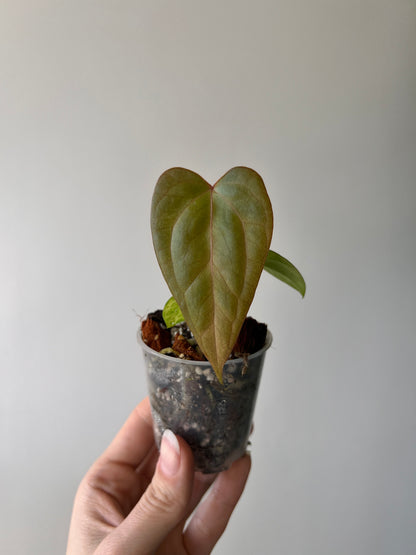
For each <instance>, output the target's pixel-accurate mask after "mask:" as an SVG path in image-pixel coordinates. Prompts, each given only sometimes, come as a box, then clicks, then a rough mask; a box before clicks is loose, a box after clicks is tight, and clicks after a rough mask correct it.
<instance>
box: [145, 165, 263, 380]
mask: <svg viewBox="0 0 416 555" xmlns="http://www.w3.org/2000/svg"><path fill="white" fill-rule="evenodd" d="M272 231H273V213H272V207H271V204H270V199H269V197H268V195H267V191H266V188H265V186H264V183H263V180H262V179H261V177H260V176H259V175H258V174H257V173H256V172H255V171H253V170H251V169H249V168H245V167H236V168H233V169H231V170H230V171H229V172H227V173H226V174H225V175H224V176H223V177H222V178H221V179H220V180H219V181H218V182H217V183H216V184H215V185H214V186H211V185H210V184H209V183H207V182H206V181H205V180H204V179H202V177H200V176H199V175H198V174H196V173H194V172H192V171H190V170H186V169H183V168H172V169H170V170H168V171H166V172H165V173H164V174H162V176H161V177H160V178H159V180H158V182H157V185H156V188H155V191H154V194H153V200H152V236H153V243H154V247H155V251H156V255H157V258H158V261H159V265H160V267H161V269H162V272H163V275H164V277H165V279H166V282H167V284H168V286H169V288H170V290H171V292H172V295H173V296H174V297H175V299H176V300H177V302H178V304H179V306H180V308H181V310H182V312H183V315H184V317H185V320H186V322H187V323H188V325H189V327H190V328H191V330H192V332H193V334H194V335H195V338H196V340H197V342H198V344H199V346H200V348H201V349H202V351H203V352H204V354H205V356H206V357H207V359H208V360H209V361H210V362H211V364H212V366H213V368H214V370H215V372H216V374H217V376H218V378H219V379H220V381H221V379H222V368H223V365H224V363H225V361H226V360H227V358H228V356H229V354H230V352H231V350H232V348H233V346H234V343H235V342H236V340H237V337H238V333H239V331H240V328H241V326H242V324H243V322H244V318H245V316H246V314H247V312H248V309H249V307H250V304H251V302H252V300H253V297H254V293H255V290H256V287H257V283H258V280H259V278H260V274H261V272H262V270H263V266H264V263H265V260H266V257H267V253H268V250H269V246H270V241H271V237H272Z"/></svg>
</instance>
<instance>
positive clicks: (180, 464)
mask: <svg viewBox="0 0 416 555" xmlns="http://www.w3.org/2000/svg"><path fill="white" fill-rule="evenodd" d="M193 465H194V461H193V456H192V453H191V450H190V448H189V446H188V445H187V444H186V442H185V441H184V440H183V439H182V438H180V437H176V436H175V434H173V433H172V432H171V431H170V430H165V432H164V434H163V437H162V442H161V445H160V457H159V461H158V463H157V465H156V470H155V474H154V476H153V479H152V481H151V483H150V484H149V486H148V488H147V489H146V491H145V492H144V494H143V496H142V497H141V499H140V500H139V502H138V503H137V505H136V506H135V507H134V508H133V510H132V511H131V513H130V514H129V515H128V517H127V518H126V519H125V520H124V521H123V522H122V523H121V524H120V526H118V527H117V528H116V530H114V531H113V532H112V533H111V534H110V535H109V536H107V538H106V539H105V540H104V541H103V542H102V544H101V545H100V548H99V549H98V553H112V554H117V553H120V554H121V553H122V554H123V555H130V554H131V555H133V554H138V553H140V554H142V553H143V554H144V553H151V552H154V551H155V550H156V549H157V548H158V546H159V545H160V544H161V543H162V541H163V540H164V538H165V537H166V536H167V535H168V534H169V532H170V531H171V530H172V529H173V528H175V526H176V525H177V524H178V523H179V522H180V521H181V520H182V519H183V518H184V517H185V516H186V510H187V507H188V505H189V501H190V498H191V493H192V486H193V478H194V469H193Z"/></svg>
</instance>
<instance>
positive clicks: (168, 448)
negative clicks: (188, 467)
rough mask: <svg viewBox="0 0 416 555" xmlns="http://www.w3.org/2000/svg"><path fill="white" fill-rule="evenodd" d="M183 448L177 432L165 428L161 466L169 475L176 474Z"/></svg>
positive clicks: (161, 449) (161, 445)
mask: <svg viewBox="0 0 416 555" xmlns="http://www.w3.org/2000/svg"><path fill="white" fill-rule="evenodd" d="M180 454H181V450H180V447H179V443H178V440H177V439H176V436H175V434H174V433H173V432H172V431H171V430H165V431H164V432H163V436H162V442H161V444H160V466H161V469H162V472H163V473H164V474H167V475H168V476H173V475H174V474H176V472H177V471H178V468H179V463H180Z"/></svg>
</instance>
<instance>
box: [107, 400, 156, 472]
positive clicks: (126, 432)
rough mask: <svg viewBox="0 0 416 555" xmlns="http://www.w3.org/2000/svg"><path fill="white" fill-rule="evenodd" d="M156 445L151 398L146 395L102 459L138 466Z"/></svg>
mask: <svg viewBox="0 0 416 555" xmlns="http://www.w3.org/2000/svg"><path fill="white" fill-rule="evenodd" d="M154 445H155V442H154V436H153V421H152V415H151V412H150V403H149V398H148V397H146V398H145V399H143V401H142V402H141V403H139V404H138V405H137V407H136V408H135V409H134V410H133V411H132V413H131V414H130V416H129V417H128V419H127V420H126V422H125V423H124V425H123V427H122V428H121V429H120V431H119V432H118V433H117V435H116V436H115V438H114V439H113V441H112V442H111V443H110V445H109V446H108V447H107V449H106V450H105V451H104V453H103V455H102V459H107V460H111V461H113V462H118V463H121V464H127V465H130V466H133V467H137V466H139V464H140V463H141V462H142V461H143V460H144V459H145V457H146V455H147V454H148V453H149V451H150V450H151V449H152V447H154Z"/></svg>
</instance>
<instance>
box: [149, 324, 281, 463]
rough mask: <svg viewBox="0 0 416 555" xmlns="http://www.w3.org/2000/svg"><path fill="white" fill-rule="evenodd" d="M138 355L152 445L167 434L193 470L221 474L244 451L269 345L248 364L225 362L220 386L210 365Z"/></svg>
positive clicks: (269, 338)
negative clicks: (179, 440) (185, 451)
mask: <svg viewBox="0 0 416 555" xmlns="http://www.w3.org/2000/svg"><path fill="white" fill-rule="evenodd" d="M138 341H139V344H140V345H141V347H142V349H143V354H144V360H145V364H146V372H147V383H148V390H149V397H150V404H151V408H152V416H153V427H154V434H155V439H156V443H157V445H158V446H160V440H161V437H162V434H163V432H164V430H165V429H166V428H169V429H170V430H172V431H173V432H174V433H175V434H178V435H180V436H182V437H183V438H184V439H185V441H186V442H187V443H188V444H189V445H190V447H191V449H192V451H193V454H194V458H195V469H196V470H199V471H201V472H204V473H214V472H220V471H221V470H225V469H226V468H228V467H229V466H230V465H231V464H232V463H233V462H234V461H235V460H237V459H238V458H240V457H241V456H242V455H244V453H245V452H246V449H247V444H248V439H249V435H250V430H251V425H252V419H253V413H254V407H255V403H256V398H257V391H258V387H259V383H260V378H261V372H262V368H263V363H264V357H265V354H266V351H267V349H268V348H269V347H270V345H271V343H272V335H271V333H270V332H269V331H268V332H267V337H266V342H265V345H264V347H263V348H262V349H260V350H259V351H257V352H256V353H254V354H252V355H249V356H248V357H247V358H244V359H243V358H237V359H232V360H228V361H227V362H226V363H225V365H224V374H223V381H224V383H223V384H220V382H219V381H218V379H217V377H216V375H215V372H214V370H213V368H212V366H211V364H210V363H209V362H196V361H193V360H183V359H180V358H175V357H171V356H167V355H163V354H161V353H158V352H157V351H154V350H153V349H151V348H150V347H148V346H147V345H145V343H143V340H142V337H141V332H140V331H139V333H138Z"/></svg>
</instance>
